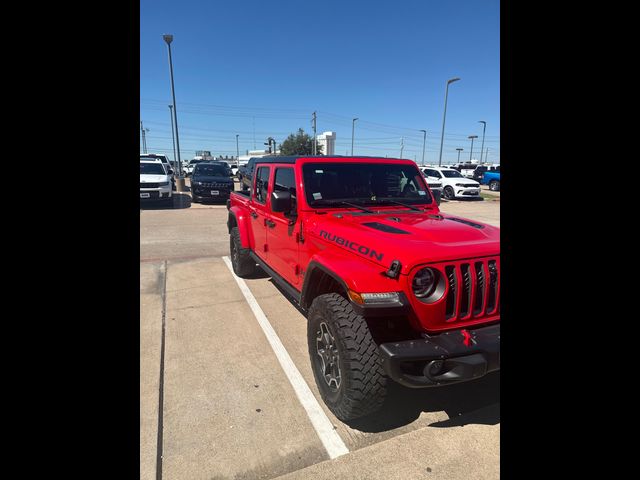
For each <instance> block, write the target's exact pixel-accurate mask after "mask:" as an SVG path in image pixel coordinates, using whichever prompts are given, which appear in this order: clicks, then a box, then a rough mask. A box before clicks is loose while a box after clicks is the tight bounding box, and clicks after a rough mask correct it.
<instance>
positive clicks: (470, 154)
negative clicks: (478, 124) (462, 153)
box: [469, 135, 478, 163]
mask: <svg viewBox="0 0 640 480" xmlns="http://www.w3.org/2000/svg"><path fill="white" fill-rule="evenodd" d="M469 138H470V139H471V151H470V152H469V163H471V157H472V156H473V139H474V138H478V135H469Z"/></svg>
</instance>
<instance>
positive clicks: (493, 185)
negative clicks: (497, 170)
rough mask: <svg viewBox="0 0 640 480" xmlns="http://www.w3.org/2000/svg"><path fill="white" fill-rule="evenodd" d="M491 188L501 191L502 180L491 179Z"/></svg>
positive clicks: (494, 190)
mask: <svg viewBox="0 0 640 480" xmlns="http://www.w3.org/2000/svg"><path fill="white" fill-rule="evenodd" d="M489 190H491V191H493V192H498V191H500V182H499V181H497V180H491V181H490V182H489Z"/></svg>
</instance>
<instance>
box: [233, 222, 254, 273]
mask: <svg viewBox="0 0 640 480" xmlns="http://www.w3.org/2000/svg"><path fill="white" fill-rule="evenodd" d="M250 252H251V249H249V248H242V243H241V242H240V231H239V230H238V227H233V228H232V229H231V235H229V253H230V255H231V266H232V267H233V272H234V273H235V274H236V275H238V276H239V277H245V276H247V275H251V274H252V273H253V272H254V271H255V268H256V262H254V261H253V259H252V258H251V255H249V253H250Z"/></svg>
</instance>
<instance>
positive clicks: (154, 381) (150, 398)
mask: <svg viewBox="0 0 640 480" xmlns="http://www.w3.org/2000/svg"><path fill="white" fill-rule="evenodd" d="M163 290H164V262H158V263H155V264H150V263H147V264H142V263H141V264H140V478H145V479H147V478H148V479H151V478H155V472H156V460H157V458H156V445H157V437H158V391H159V380H160V342H161V337H162V309H163V298H162V297H163Z"/></svg>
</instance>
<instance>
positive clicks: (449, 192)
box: [442, 187, 456, 200]
mask: <svg viewBox="0 0 640 480" xmlns="http://www.w3.org/2000/svg"><path fill="white" fill-rule="evenodd" d="M442 193H444V198H446V199H447V200H453V199H454V198H455V197H456V193H455V192H454V191H453V187H444V190H443V192H442Z"/></svg>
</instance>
